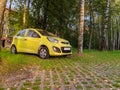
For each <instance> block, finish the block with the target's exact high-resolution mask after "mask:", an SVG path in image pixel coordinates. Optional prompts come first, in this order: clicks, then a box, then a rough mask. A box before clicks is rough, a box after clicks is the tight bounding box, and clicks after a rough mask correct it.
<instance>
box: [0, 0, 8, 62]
mask: <svg viewBox="0 0 120 90" xmlns="http://www.w3.org/2000/svg"><path fill="white" fill-rule="evenodd" d="M6 2H7V0H0V52H1V38H2V21H3V15H4V11H5V7H6ZM0 62H2V60H1V56H0Z"/></svg>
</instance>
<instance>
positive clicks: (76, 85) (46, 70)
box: [0, 51, 120, 90]
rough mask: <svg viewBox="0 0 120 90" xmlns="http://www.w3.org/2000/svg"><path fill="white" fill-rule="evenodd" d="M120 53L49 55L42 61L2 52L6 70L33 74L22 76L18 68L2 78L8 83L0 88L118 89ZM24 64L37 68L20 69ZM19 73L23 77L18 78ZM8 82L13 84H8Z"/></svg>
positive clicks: (6, 89)
mask: <svg viewBox="0 0 120 90" xmlns="http://www.w3.org/2000/svg"><path fill="white" fill-rule="evenodd" d="M5 53H7V56H6V55H5ZM119 53H120V52H119V51H118V52H116V51H115V54H114V53H112V52H103V53H100V52H96V51H95V52H94V51H93V52H89V53H88V52H85V54H84V56H83V57H79V56H72V57H66V58H63V57H55V58H54V57H51V58H50V59H46V60H42V59H39V58H38V57H37V56H34V55H27V54H25V55H24V54H20V55H19V54H17V55H14V57H13V56H12V55H11V54H10V53H9V52H8V51H5V52H4V53H3V55H2V57H4V58H6V59H5V60H4V61H5V62H4V63H6V62H9V65H10V67H9V69H8V70H18V69H19V70H23V71H25V72H28V73H31V71H32V74H30V75H29V74H28V75H25V74H24V73H23V72H22V71H21V72H20V73H18V75H17V76H15V77H14V76H13V78H10V79H3V80H5V82H7V83H6V84H5V85H6V86H5V85H4V86H2V85H1V84H0V90H120V54H119ZM9 58H12V59H9ZM14 58H15V59H14ZM20 58H24V59H25V60H22V59H20ZM31 58H32V59H31ZM17 59H18V60H17ZM7 60H8V61H7ZM15 60H16V61H15ZM27 64H28V65H32V67H34V66H36V67H37V70H36V68H32V69H31V70H28V69H27V68H25V70H24V69H23V68H24V67H23V68H21V67H22V66H24V65H27ZM6 65H7V64H6ZM17 66H18V67H17ZM0 67H1V68H3V67H2V66H0ZM12 67H16V68H12ZM33 71H34V72H33ZM14 72H15V71H14ZM20 74H21V75H20ZM22 75H23V76H24V78H21V76H22ZM0 77H1V76H0ZM11 77H12V75H11ZM7 78H8V77H7ZM16 78H17V79H16ZM16 80H17V82H16ZM9 82H12V83H13V82H16V83H15V84H14V83H13V84H10V85H9ZM7 85H8V86H7Z"/></svg>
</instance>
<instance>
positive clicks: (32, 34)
mask: <svg viewBox="0 0 120 90" xmlns="http://www.w3.org/2000/svg"><path fill="white" fill-rule="evenodd" d="M27 37H33V38H40V36H39V35H38V34H37V33H36V32H35V31H33V30H29V31H28V33H27Z"/></svg>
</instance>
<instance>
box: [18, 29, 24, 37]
mask: <svg viewBox="0 0 120 90" xmlns="http://www.w3.org/2000/svg"><path fill="white" fill-rule="evenodd" d="M24 35H25V30H21V31H20V32H19V33H18V34H17V36H20V37H23V36H24Z"/></svg>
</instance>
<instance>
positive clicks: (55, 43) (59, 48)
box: [11, 29, 72, 59]
mask: <svg viewBox="0 0 120 90" xmlns="http://www.w3.org/2000/svg"><path fill="white" fill-rule="evenodd" d="M11 52H12V53H13V54H16V53H17V52H25V53H33V54H38V55H39V57H40V58H43V59H46V58H49V56H67V55H70V54H72V52H71V45H70V43H69V41H67V40H65V39H62V38H59V37H56V36H55V35H54V34H52V33H50V32H47V31H45V30H40V29H24V30H21V31H19V32H18V33H17V34H16V35H15V36H14V37H13V41H12V44H11Z"/></svg>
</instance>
